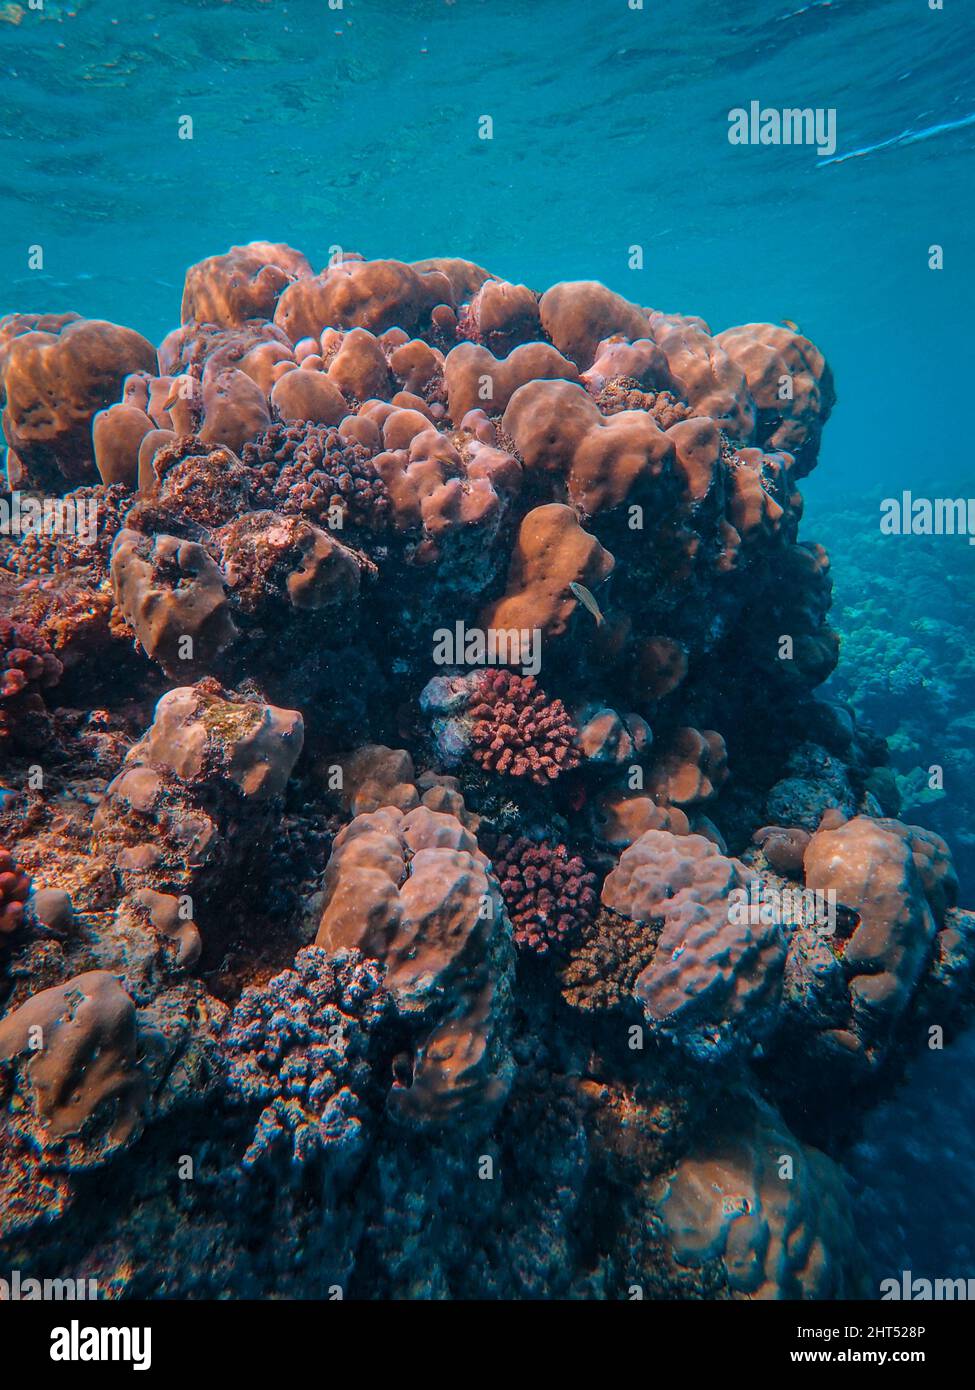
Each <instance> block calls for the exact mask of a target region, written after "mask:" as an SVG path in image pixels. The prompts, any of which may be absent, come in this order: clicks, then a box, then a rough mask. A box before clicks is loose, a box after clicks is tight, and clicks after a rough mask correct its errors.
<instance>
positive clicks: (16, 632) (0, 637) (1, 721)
mask: <svg viewBox="0 0 975 1390" xmlns="http://www.w3.org/2000/svg"><path fill="white" fill-rule="evenodd" d="M62 669H63V668H62V666H61V663H60V661H59V660H58V659H57V657H56V656H55V655H54V653H53V652H52V651H51V648H50V647H49V646H48V644H47V642H45V640H44V638H43V637H42V636H41V634H40V633H39V632H38V631H37V629H36V628H35V627H32V626H31V624H30V623H22V622H18V623H13V622H11V621H10V620H9V619H8V618H3V617H0V740H3V739H5V738H10V737H11V736H12V735H15V734H16V733H17V731H18V728H19V726H21V725H22V724H23V723H26V722H27V721H28V720H29V719H30V717H31V716H32V715H36V714H38V713H40V712H42V711H43V709H44V700H43V697H42V695H41V691H42V690H46V689H49V688H50V687H51V686H52V685H57V683H58V681H59V680H60V679H61V673H62Z"/></svg>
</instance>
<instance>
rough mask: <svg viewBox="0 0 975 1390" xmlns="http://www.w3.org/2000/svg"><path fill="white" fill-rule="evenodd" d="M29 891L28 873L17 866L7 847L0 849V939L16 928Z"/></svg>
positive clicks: (21, 919)
mask: <svg viewBox="0 0 975 1390" xmlns="http://www.w3.org/2000/svg"><path fill="white" fill-rule="evenodd" d="M29 893H30V875H29V874H27V873H25V872H24V871H23V869H21V868H19V867H18V866H17V862H16V860H15V859H14V857H13V855H12V854H11V853H10V851H9V850H8V849H0V940H2V938H3V937H4V936H9V935H10V933H11V932H14V931H16V930H17V928H18V927H19V926H20V924H21V922H22V921H23V918H24V903H25V902H26V901H27V898H28V895H29Z"/></svg>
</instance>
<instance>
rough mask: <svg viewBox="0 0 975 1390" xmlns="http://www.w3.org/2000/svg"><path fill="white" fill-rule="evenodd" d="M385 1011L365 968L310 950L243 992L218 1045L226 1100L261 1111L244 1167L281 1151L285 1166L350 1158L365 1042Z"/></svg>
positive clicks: (364, 1073)
mask: <svg viewBox="0 0 975 1390" xmlns="http://www.w3.org/2000/svg"><path fill="white" fill-rule="evenodd" d="M387 1008H388V996H387V994H386V992H385V990H384V988H383V984H382V971H381V969H379V968H378V967H377V966H376V963H375V962H374V961H369V960H366V959H365V958H364V957H363V956H362V955H361V954H360V953H359V952H358V951H339V952H337V953H336V954H335V955H334V956H333V955H330V954H329V953H328V952H327V951H323V950H321V949H320V948H319V947H317V946H308V947H306V948H305V949H304V950H302V951H299V952H298V954H297V956H296V957H295V964H294V969H293V970H285V971H284V972H283V973H282V974H280V975H275V976H274V978H273V979H271V980H269V981H268V983H267V984H266V985H265V986H263V987H262V988H257V987H254V986H250V987H248V988H247V989H246V990H245V991H244V993H243V995H242V996H241V998H240V1000H239V1002H238V1004H237V1006H236V1008H235V1009H234V1011H233V1013H232V1014H231V1016H230V1019H229V1021H228V1024H227V1028H226V1030H225V1032H224V1034H223V1040H222V1041H223V1049H224V1054H225V1057H226V1062H227V1073H226V1085H227V1091H228V1095H229V1097H230V1099H231V1100H232V1101H233V1103H234V1104H237V1105H244V1106H253V1105H255V1104H260V1105H261V1106H263V1109H262V1110H261V1113H260V1117H259V1119H258V1121H257V1126H256V1128H255V1131H254V1137H253V1139H252V1140H251V1143H250V1146H249V1148H248V1149H247V1152H246V1153H245V1155H244V1158H243V1162H244V1165H245V1167H253V1166H254V1165H255V1164H257V1163H259V1162H261V1161H262V1160H264V1159H266V1158H268V1157H271V1156H273V1155H274V1154H275V1153H277V1152H278V1151H279V1150H281V1149H283V1150H284V1151H285V1152H286V1153H287V1154H288V1155H289V1156H290V1159H291V1162H293V1163H295V1164H305V1163H308V1162H310V1161H311V1160H312V1159H315V1158H318V1157H320V1156H322V1155H327V1156H329V1157H335V1156H336V1155H340V1156H341V1157H342V1158H343V1159H347V1158H348V1157H349V1156H350V1155H354V1154H355V1153H356V1152H357V1151H358V1150H359V1148H360V1147H361V1145H362V1127H363V1123H364V1120H365V1118H366V1111H365V1108H364V1104H363V1101H362V1095H363V1092H365V1091H366V1090H367V1089H368V1088H369V1078H370V1072H369V1063H368V1052H369V1037H370V1033H371V1032H372V1030H373V1029H374V1028H375V1027H376V1025H377V1023H378V1022H379V1021H380V1019H382V1017H383V1015H384V1014H385V1012H386V1010H387Z"/></svg>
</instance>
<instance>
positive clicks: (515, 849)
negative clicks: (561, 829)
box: [492, 835, 598, 956]
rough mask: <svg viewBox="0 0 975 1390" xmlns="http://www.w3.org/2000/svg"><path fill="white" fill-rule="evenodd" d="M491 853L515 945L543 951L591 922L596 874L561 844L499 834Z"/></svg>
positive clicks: (543, 953) (560, 942)
mask: <svg viewBox="0 0 975 1390" xmlns="http://www.w3.org/2000/svg"><path fill="white" fill-rule="evenodd" d="M492 858H493V862H494V871H495V874H496V875H497V877H498V881H499V882H500V885H501V895H502V897H503V898H504V901H505V906H506V907H507V909H508V916H509V917H510V918H511V924H512V926H513V927H514V930H515V940H516V941H517V943H518V945H519V946H521V947H523V948H525V949H528V950H532V951H534V952H535V953H536V955H540V956H542V955H545V954H547V952H548V950H549V948H550V947H551V946H559V945H561V944H562V943H563V942H565V941H567V940H569V939H570V938H571V937H573V936H576V935H578V933H579V932H580V931H581V930H582V929H583V927H586V926H588V925H589V923H590V922H591V921H592V919H593V916H594V914H595V912H596V908H597V906H598V903H597V899H596V890H595V886H594V885H595V882H596V875H595V874H593V873H590V872H589V871H588V870H587V869H586V865H585V861H584V860H583V859H581V858H580V857H579V856H578V855H573V856H572V857H570V856H569V852H568V850H567V849H566V847H565V845H562V844H558V845H553V844H552V843H551V842H550V841H548V840H540V841H538V842H536V841H534V840H529V839H527V838H526V837H525V836H524V835H519V837H518V838H517V839H516V840H512V839H511V837H510V835H502V836H501V837H500V839H499V840H498V842H497V845H496V846H495V849H494V854H493V856H492Z"/></svg>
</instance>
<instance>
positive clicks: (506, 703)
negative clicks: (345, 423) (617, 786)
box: [470, 671, 581, 787]
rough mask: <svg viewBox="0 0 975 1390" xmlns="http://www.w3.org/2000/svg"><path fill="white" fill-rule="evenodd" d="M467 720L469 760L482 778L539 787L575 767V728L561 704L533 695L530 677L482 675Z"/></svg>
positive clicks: (502, 673)
mask: <svg viewBox="0 0 975 1390" xmlns="http://www.w3.org/2000/svg"><path fill="white" fill-rule="evenodd" d="M478 697H479V698H478V701H477V703H476V704H475V705H473V706H472V708H471V711H470V714H471V717H472V718H473V719H474V721H475V723H474V728H473V731H472V735H471V742H472V745H473V756H474V759H475V761H476V762H477V763H479V764H480V766H481V767H483V768H484V769H485V770H486V771H488V772H499V773H503V774H506V775H507V776H509V777H526V776H527V777H530V778H531V780H532V781H533V782H537V783H538V785H539V786H542V787H544V786H546V785H547V784H548V783H549V782H554V781H555V780H556V778H557V777H559V776H561V774H562V773H563V772H568V771H569V770H570V769H572V768H575V767H578V766H579V763H580V762H581V755H580V753H579V750H578V748H576V746H575V744H574V742H573V740H574V738H575V735H576V729H575V726H574V725H573V723H572V720H571V719H570V718H569V713H568V711H567V709H566V708H565V705H563V703H562V701H561V700H551V699H549V697H548V696H547V695H546V694H545V692H544V691H542V690H539V689H538V688H537V686H536V683H535V677H534V676H516V675H513V674H512V673H511V672H510V671H490V672H487V673H485V675H484V677H483V679H482V681H481V685H480V688H479V690H478Z"/></svg>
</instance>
